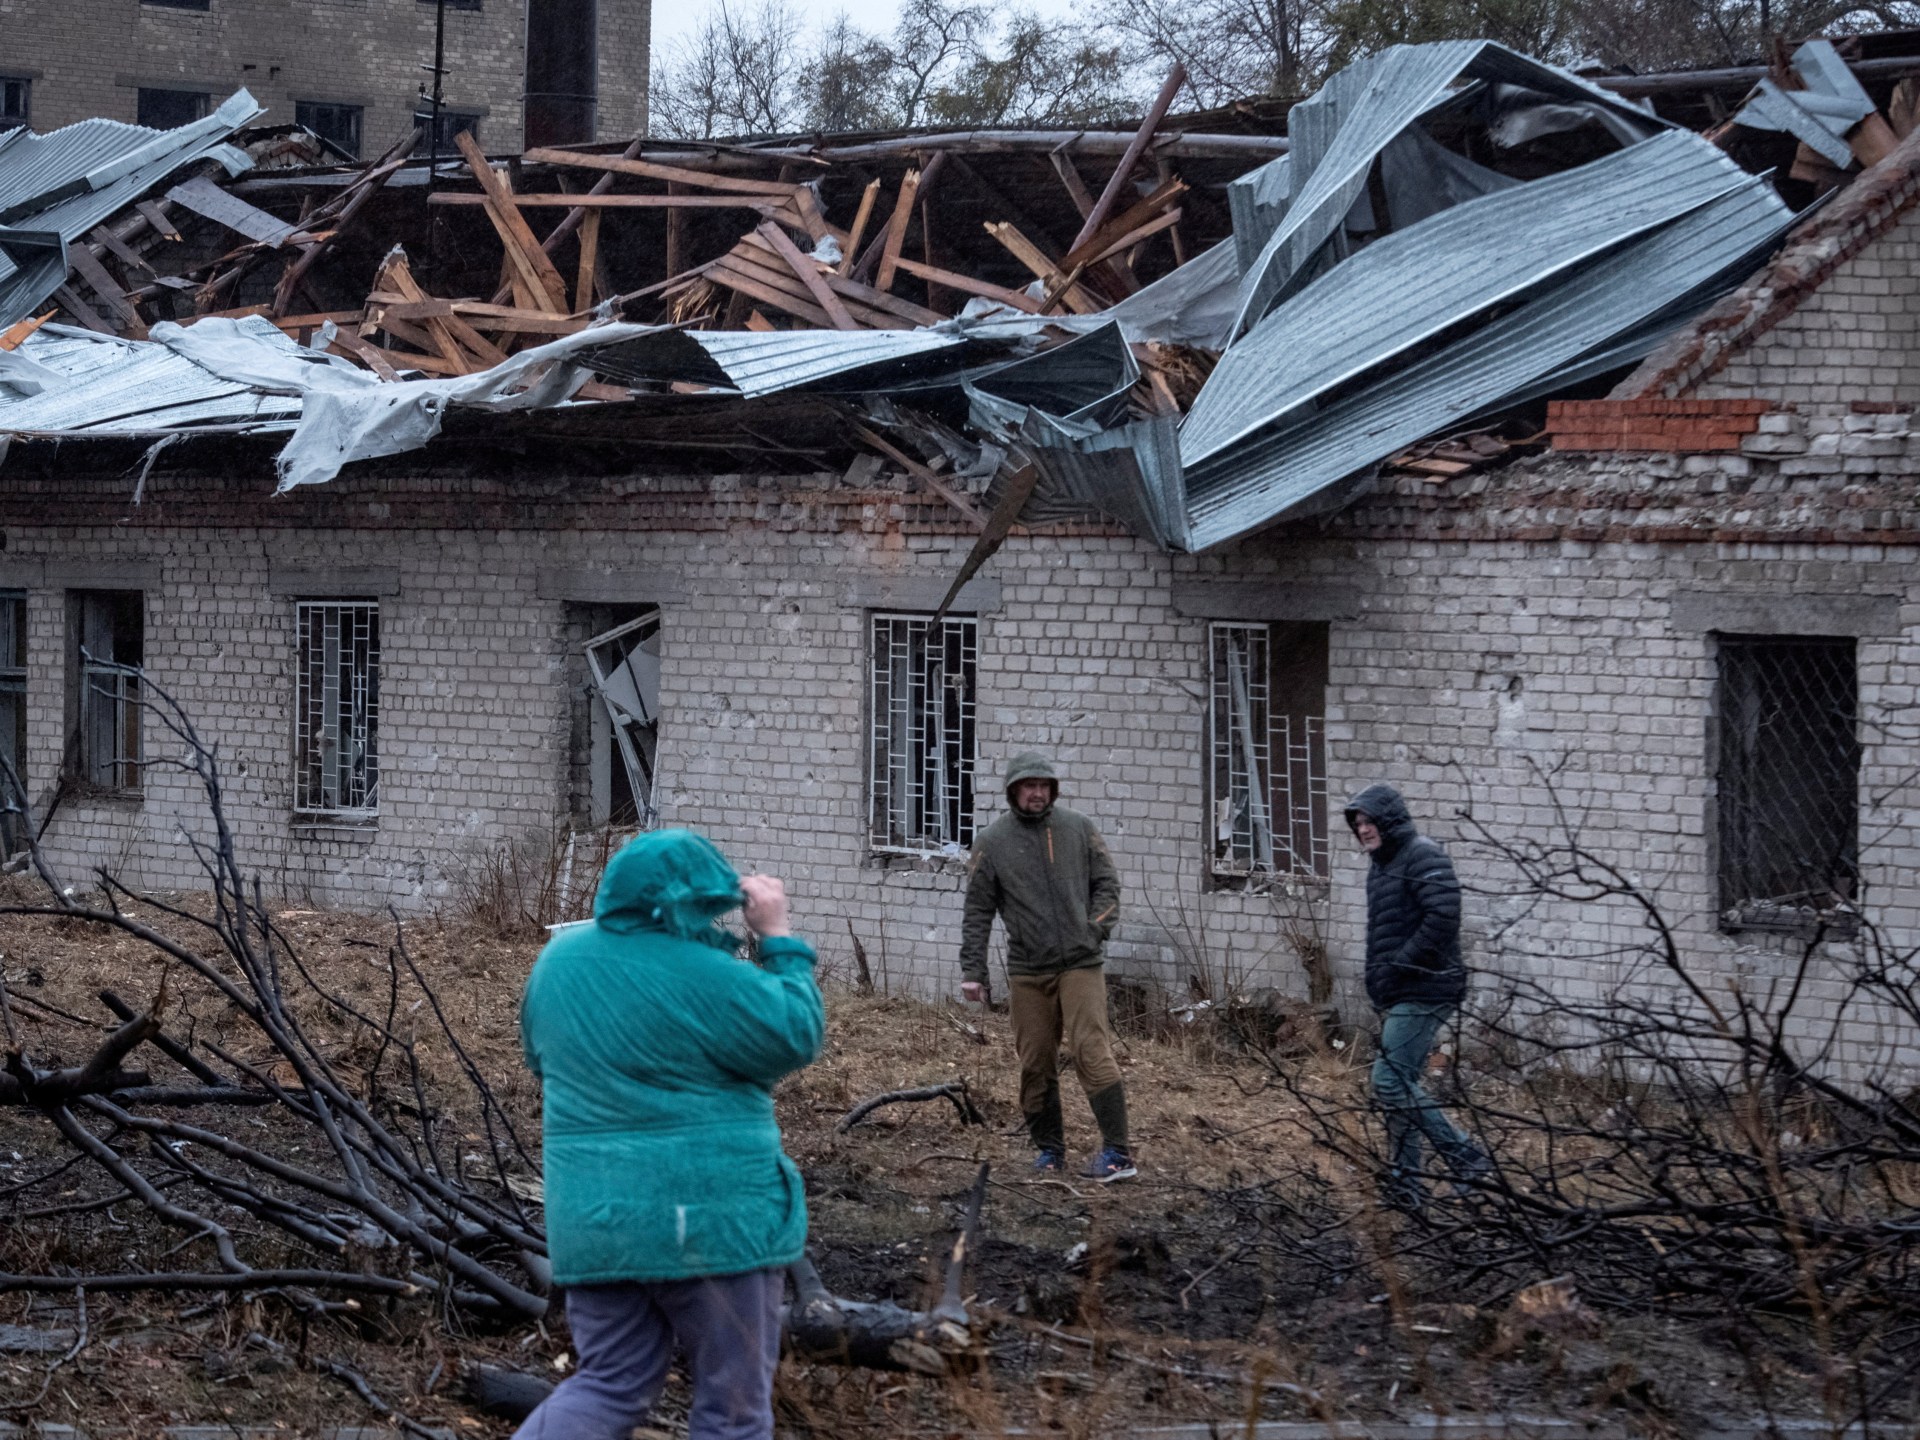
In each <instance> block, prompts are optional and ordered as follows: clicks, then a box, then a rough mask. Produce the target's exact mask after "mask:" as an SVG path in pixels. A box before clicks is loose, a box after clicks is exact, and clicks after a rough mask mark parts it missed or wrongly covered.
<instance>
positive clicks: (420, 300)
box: [381, 250, 507, 370]
mask: <svg viewBox="0 0 1920 1440" xmlns="http://www.w3.org/2000/svg"><path fill="white" fill-rule="evenodd" d="M381 278H382V279H384V280H386V281H387V283H389V284H390V285H392V286H393V287H394V288H395V289H396V290H398V291H399V292H400V294H401V295H403V296H405V297H406V299H407V300H408V301H410V302H412V303H413V304H416V305H421V304H425V303H426V302H428V301H430V300H432V299H434V298H435V297H434V296H431V295H429V294H427V293H426V291H424V290H422V289H421V288H420V283H419V282H418V281H417V280H415V279H414V278H413V267H412V266H411V265H409V264H408V263H407V257H406V255H405V254H404V253H402V252H400V251H398V250H396V251H395V252H394V253H393V254H392V255H390V256H388V257H387V263H386V265H385V266H384V267H383V268H382V270H381ZM421 318H422V319H423V320H424V321H425V322H426V326H427V333H428V334H429V335H431V336H432V337H433V344H432V348H433V349H435V350H437V351H439V352H440V353H441V354H442V355H443V356H445V357H446V358H447V360H448V361H450V362H451V363H453V364H458V365H464V366H465V367H466V368H467V369H468V370H471V369H473V368H474V367H473V365H472V363H471V360H470V359H469V357H472V359H477V360H478V361H479V363H480V365H481V366H482V367H485V366H488V365H498V364H499V363H500V362H501V361H503V360H505V359H506V358H507V354H506V351H504V350H502V349H500V347H499V346H497V345H495V344H494V343H493V342H492V341H491V340H488V339H487V338H486V337H485V336H483V335H480V334H479V333H478V332H477V331H475V330H474V329H473V327H472V326H470V325H468V324H467V323H466V322H465V321H464V320H461V319H460V318H459V317H457V316H455V315H452V314H449V315H446V316H439V315H423V316H422V317H421Z"/></svg>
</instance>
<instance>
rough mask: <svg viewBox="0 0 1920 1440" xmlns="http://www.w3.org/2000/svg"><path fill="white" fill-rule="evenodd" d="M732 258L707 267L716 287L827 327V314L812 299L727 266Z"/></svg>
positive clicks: (724, 257) (716, 261)
mask: <svg viewBox="0 0 1920 1440" xmlns="http://www.w3.org/2000/svg"><path fill="white" fill-rule="evenodd" d="M729 258H730V257H728V256H725V255H722V256H721V257H720V258H719V259H718V260H715V261H714V262H713V263H712V264H711V265H709V266H708V267H707V277H708V278H709V279H711V280H712V281H713V282H714V283H715V284H717V285H724V286H726V287H727V289H729V290H731V291H733V292H734V297H735V298H736V299H738V298H739V297H741V296H743V295H744V296H746V297H748V298H749V299H753V300H758V301H759V302H760V303H761V304H762V305H771V306H772V307H773V308H774V309H776V310H780V311H783V312H784V313H786V314H788V315H793V316H796V317H798V318H799V319H801V320H805V321H806V322H807V323H808V324H810V325H817V326H819V327H820V328H821V329H822V330H824V329H826V328H827V327H828V320H827V312H826V311H824V310H822V309H821V308H820V307H819V306H818V305H816V304H814V303H813V301H812V299H811V298H808V299H804V300H803V299H801V298H799V297H798V296H796V295H792V294H789V293H787V292H785V291H782V290H780V289H779V288H777V287H776V286H773V285H769V284H768V283H767V282H766V281H765V280H764V279H762V278H761V277H760V276H758V275H755V274H753V273H751V272H749V271H747V270H744V269H735V268H732V267H731V266H730V265H729V264H728V260H729Z"/></svg>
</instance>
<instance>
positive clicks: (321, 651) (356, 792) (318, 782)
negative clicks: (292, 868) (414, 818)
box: [293, 600, 380, 820]
mask: <svg viewBox="0 0 1920 1440" xmlns="http://www.w3.org/2000/svg"><path fill="white" fill-rule="evenodd" d="M298 624H299V629H300V654H299V667H300V668H299V679H298V682H297V686H296V690H297V693H296V695H295V697H294V717H295V719H294V726H295V735H294V765H293V788H294V794H293V808H294V810H295V812H296V813H297V814H300V815H303V816H310V817H315V818H325V819H340V820H370V819H372V818H373V817H374V815H375V814H377V813H378V811H379V805H380V607H379V605H378V604H376V603H375V602H374V601H371V600H302V601H300V602H299V609H298Z"/></svg>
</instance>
